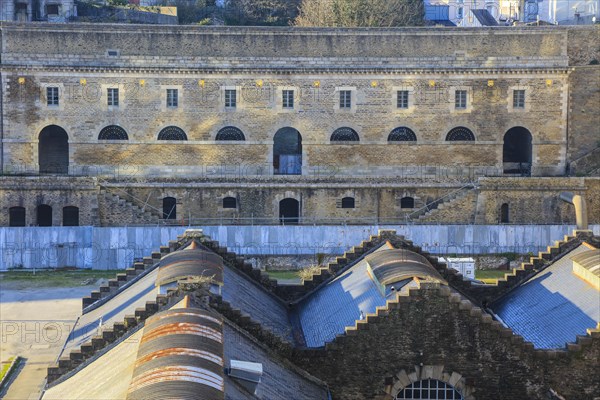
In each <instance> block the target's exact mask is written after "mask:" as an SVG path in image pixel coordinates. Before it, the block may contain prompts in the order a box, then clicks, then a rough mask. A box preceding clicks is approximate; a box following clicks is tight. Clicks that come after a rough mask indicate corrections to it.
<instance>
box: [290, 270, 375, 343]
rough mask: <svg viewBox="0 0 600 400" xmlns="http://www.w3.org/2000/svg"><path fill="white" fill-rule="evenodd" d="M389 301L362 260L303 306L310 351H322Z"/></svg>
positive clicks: (304, 328) (300, 317)
mask: <svg viewBox="0 0 600 400" xmlns="http://www.w3.org/2000/svg"><path fill="white" fill-rule="evenodd" d="M385 302H386V299H385V298H384V297H383V296H382V295H381V294H380V292H379V290H377V286H376V285H375V283H374V282H373V280H371V278H370V277H369V275H368V274H367V264H366V262H365V261H364V260H363V261H361V262H359V263H358V264H357V265H355V266H353V267H352V268H350V269H349V270H348V271H346V272H345V273H343V274H342V275H341V276H340V277H338V278H337V279H335V280H333V281H332V282H330V283H329V284H328V285H326V286H325V287H323V288H321V289H320V290H319V291H317V292H316V293H315V294H314V295H313V296H311V297H310V298H308V299H307V300H306V301H305V302H303V303H302V304H301V305H300V307H299V310H298V316H299V319H300V323H301V325H302V330H303V332H304V338H305V340H306V346H307V347H320V346H324V345H325V343H327V342H330V341H332V340H333V339H334V338H335V336H336V335H338V334H342V333H344V328H345V327H347V326H354V324H355V322H356V320H359V319H360V318H361V311H362V313H363V315H366V314H368V313H373V312H375V310H376V307H377V306H383V305H385Z"/></svg>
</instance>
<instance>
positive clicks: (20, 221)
mask: <svg viewBox="0 0 600 400" xmlns="http://www.w3.org/2000/svg"><path fill="white" fill-rule="evenodd" d="M8 226H25V207H11V208H10V209H9V210H8Z"/></svg>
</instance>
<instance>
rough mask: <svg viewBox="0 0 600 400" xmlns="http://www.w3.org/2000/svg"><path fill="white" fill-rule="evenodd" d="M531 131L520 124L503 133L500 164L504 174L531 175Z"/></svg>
mask: <svg viewBox="0 0 600 400" xmlns="http://www.w3.org/2000/svg"><path fill="white" fill-rule="evenodd" d="M531 151H532V146H531V133H530V132H529V130H527V129H526V128H523V127H522V126H516V127H514V128H511V129H509V130H508V131H507V132H506V134H505V135H504V146H503V147H502V164H503V169H504V173H505V174H520V175H521V176H530V175H531Z"/></svg>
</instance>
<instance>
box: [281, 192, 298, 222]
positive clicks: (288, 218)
mask: <svg viewBox="0 0 600 400" xmlns="http://www.w3.org/2000/svg"><path fill="white" fill-rule="evenodd" d="M299 221H300V202H298V200H296V199H290V198H288V199H283V200H281V201H280V202H279V222H280V223H281V224H282V225H298V222H299Z"/></svg>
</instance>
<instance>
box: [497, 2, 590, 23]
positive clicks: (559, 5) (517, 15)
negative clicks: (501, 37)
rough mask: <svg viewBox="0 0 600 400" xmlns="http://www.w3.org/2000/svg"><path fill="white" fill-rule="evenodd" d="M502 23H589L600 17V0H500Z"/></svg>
mask: <svg viewBox="0 0 600 400" xmlns="http://www.w3.org/2000/svg"><path fill="white" fill-rule="evenodd" d="M499 11H500V13H499V16H498V17H497V18H498V20H499V21H500V23H501V24H502V23H506V24H511V23H512V22H513V21H520V22H525V23H530V22H537V21H543V22H547V23H550V24H555V25H586V24H587V25H589V24H593V23H594V21H593V18H594V17H596V20H599V19H600V0H500V4H499Z"/></svg>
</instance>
